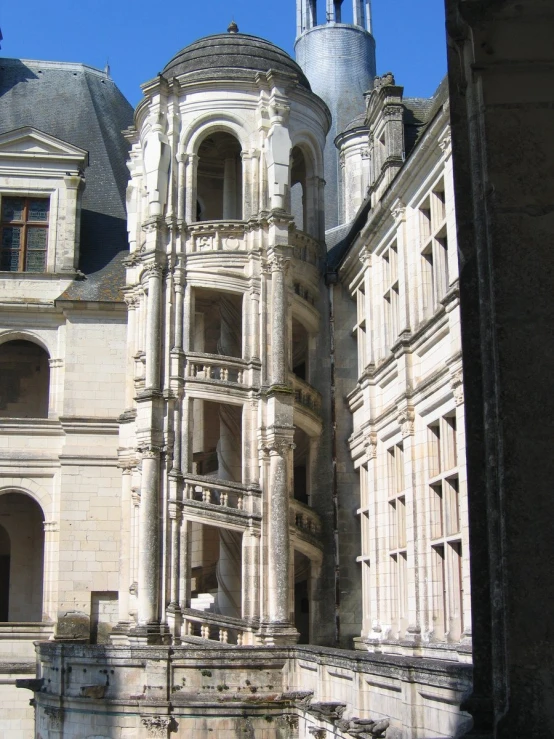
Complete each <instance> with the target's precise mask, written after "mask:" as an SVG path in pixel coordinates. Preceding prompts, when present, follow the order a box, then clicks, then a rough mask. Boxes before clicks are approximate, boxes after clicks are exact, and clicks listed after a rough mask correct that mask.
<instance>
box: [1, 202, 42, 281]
mask: <svg viewBox="0 0 554 739" xmlns="http://www.w3.org/2000/svg"><path fill="white" fill-rule="evenodd" d="M9 200H22V201H23V203H24V207H23V218H21V219H12V220H5V219H4V207H5V204H6V201H9ZM37 200H40V201H45V202H46V203H47V205H48V207H47V210H46V214H47V215H46V220H45V221H35V220H31V219H30V218H29V209H30V203H31V201H37ZM51 212H52V200H51V197H50V196H49V195H44V194H42V193H41V194H29V193H26V194H19V193H2V195H1V197H0V273H6V274H7V273H28V274H44V273H45V272H47V271H48V251H49V241H50V236H51V233H50V228H51ZM14 227H16V228H21V229H22V239H21V245H20V248H19V260H18V265H17V266H18V268H17V269H3V268H2V261H1V260H2V256H3V254H4V253H5V252H10V251H13V250H12V249H7V248H5V247H4V245H3V234H4V229H6V228H14ZM30 228H39V229H43V230H45V231H46V241H45V246H44V249H40V250H39V249H37V250H36V251H37V252H39V251H40V252H42V253H44V263H43V267H42V269H40V270H34V269H27V267H26V264H27V255H28V252H29V251H31V252H32V251H34V250H32V249H29V247H28V233H29V229H30Z"/></svg>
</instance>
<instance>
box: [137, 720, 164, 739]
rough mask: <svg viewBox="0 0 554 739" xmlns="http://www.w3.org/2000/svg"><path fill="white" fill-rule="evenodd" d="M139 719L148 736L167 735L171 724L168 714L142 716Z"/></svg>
mask: <svg viewBox="0 0 554 739" xmlns="http://www.w3.org/2000/svg"><path fill="white" fill-rule="evenodd" d="M140 720H141V723H142V725H143V726H144V727H145V728H146V732H147V734H148V736H157V737H167V732H168V731H169V728H170V726H171V717H170V716H142V717H141V719H140Z"/></svg>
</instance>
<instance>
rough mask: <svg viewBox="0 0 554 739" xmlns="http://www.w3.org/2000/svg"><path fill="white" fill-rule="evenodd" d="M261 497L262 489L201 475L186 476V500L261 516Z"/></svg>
mask: <svg viewBox="0 0 554 739" xmlns="http://www.w3.org/2000/svg"><path fill="white" fill-rule="evenodd" d="M261 495H262V494H261V491H260V489H259V488H257V487H255V486H253V485H241V484H240V483H237V482H229V481H227V480H218V479H216V478H206V477H201V476H199V475H186V476H185V500H190V501H196V502H197V503H207V504H208V505H212V506H219V507H221V508H223V509H227V510H229V509H231V510H234V511H241V512H242V513H245V514H247V515H253V516H260V515H261Z"/></svg>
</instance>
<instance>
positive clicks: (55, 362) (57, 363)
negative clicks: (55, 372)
mask: <svg viewBox="0 0 554 739" xmlns="http://www.w3.org/2000/svg"><path fill="white" fill-rule="evenodd" d="M48 364H49V365H50V369H55V368H56V367H63V359H61V358H59V357H52V358H51V359H49V360H48Z"/></svg>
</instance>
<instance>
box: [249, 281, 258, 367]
mask: <svg viewBox="0 0 554 739" xmlns="http://www.w3.org/2000/svg"><path fill="white" fill-rule="evenodd" d="M259 358H260V293H259V291H258V290H257V289H256V288H251V289H250V359H259Z"/></svg>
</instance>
